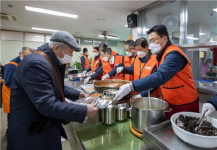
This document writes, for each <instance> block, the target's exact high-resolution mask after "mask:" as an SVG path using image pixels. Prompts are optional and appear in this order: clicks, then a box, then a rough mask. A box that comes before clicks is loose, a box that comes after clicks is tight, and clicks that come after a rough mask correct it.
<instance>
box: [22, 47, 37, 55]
mask: <svg viewBox="0 0 217 150" xmlns="http://www.w3.org/2000/svg"><path fill="white" fill-rule="evenodd" d="M27 48H29V47H22V49H21V51H20V53H22V54H23V53H24V51H25V50H26V49H27ZM29 51H30V52H34V51H35V49H33V48H29Z"/></svg>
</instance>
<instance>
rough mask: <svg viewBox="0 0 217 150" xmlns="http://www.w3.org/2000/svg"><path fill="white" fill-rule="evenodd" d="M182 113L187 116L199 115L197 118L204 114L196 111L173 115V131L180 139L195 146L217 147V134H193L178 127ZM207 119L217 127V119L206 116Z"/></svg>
mask: <svg viewBox="0 0 217 150" xmlns="http://www.w3.org/2000/svg"><path fill="white" fill-rule="evenodd" d="M181 114H182V115H185V116H191V117H197V118H201V116H202V114H200V113H195V112H179V113H176V114H173V115H172V117H171V119H170V121H171V123H172V127H173V131H174V132H175V134H176V135H177V136H178V137H179V138H180V139H182V140H183V141H185V142H186V143H189V144H191V145H194V146H198V147H202V148H215V147H217V136H204V135H198V134H193V133H190V132H187V131H185V130H184V129H182V128H180V127H178V126H177V125H176V119H177V118H178V117H179V115H181ZM206 120H207V121H209V122H210V123H211V124H212V125H213V126H214V127H216V128H217V119H214V118H211V117H206Z"/></svg>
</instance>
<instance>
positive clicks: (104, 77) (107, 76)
mask: <svg viewBox="0 0 217 150" xmlns="http://www.w3.org/2000/svg"><path fill="white" fill-rule="evenodd" d="M109 77H110V76H109V75H108V74H106V75H104V76H103V77H102V80H105V79H107V78H109Z"/></svg>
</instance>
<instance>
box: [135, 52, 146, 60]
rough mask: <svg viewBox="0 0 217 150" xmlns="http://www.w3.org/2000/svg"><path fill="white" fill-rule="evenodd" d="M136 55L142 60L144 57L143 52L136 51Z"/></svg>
mask: <svg viewBox="0 0 217 150" xmlns="http://www.w3.org/2000/svg"><path fill="white" fill-rule="evenodd" d="M137 55H138V56H139V58H143V57H145V56H146V53H145V52H141V51H137Z"/></svg>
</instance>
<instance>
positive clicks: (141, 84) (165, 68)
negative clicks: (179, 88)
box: [133, 41, 187, 92]
mask: <svg viewBox="0 0 217 150" xmlns="http://www.w3.org/2000/svg"><path fill="white" fill-rule="evenodd" d="M169 45H171V42H170V41H168V42H167V44H166V46H165V47H164V49H163V50H162V51H161V52H160V53H159V54H158V55H157V60H158V61H160V60H161V58H162V55H163V53H164V52H165V50H166V48H167V47H168V46H169ZM186 64H187V59H186V58H185V57H184V56H182V55H181V54H180V53H179V52H177V51H172V52H170V53H169V54H167V56H166V57H165V60H164V62H163V63H162V64H161V66H160V67H159V69H158V70H157V71H156V72H154V73H152V74H151V75H149V76H147V77H145V78H142V79H138V80H134V81H133V87H134V90H135V91H137V92H141V91H144V90H148V89H154V88H157V87H159V86H161V85H163V84H164V83H166V82H167V81H169V80H170V79H172V77H174V76H175V75H176V73H177V72H179V71H180V70H182V69H183V68H184V67H185V65H186Z"/></svg>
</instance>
